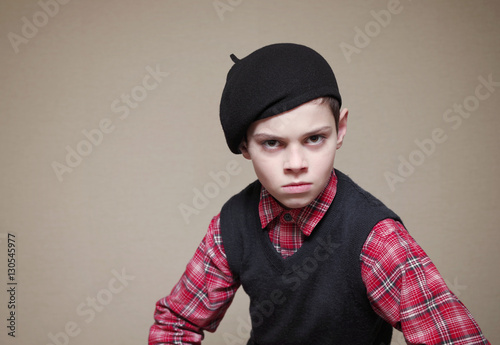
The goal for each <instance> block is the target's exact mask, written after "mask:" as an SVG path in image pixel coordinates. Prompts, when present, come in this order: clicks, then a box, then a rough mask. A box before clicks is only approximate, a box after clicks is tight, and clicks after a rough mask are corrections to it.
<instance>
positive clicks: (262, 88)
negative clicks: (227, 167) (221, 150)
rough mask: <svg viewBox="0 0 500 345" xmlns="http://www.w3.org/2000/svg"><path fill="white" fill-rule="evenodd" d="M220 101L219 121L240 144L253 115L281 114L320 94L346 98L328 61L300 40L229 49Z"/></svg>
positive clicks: (230, 140)
mask: <svg viewBox="0 0 500 345" xmlns="http://www.w3.org/2000/svg"><path fill="white" fill-rule="evenodd" d="M231 59H232V60H233V61H234V65H233V66H232V67H231V69H230V70H229V72H228V74H227V79H226V85H225V87H224V90H223V92H222V98H221V102H220V121H221V124H222V129H223V131H224V135H225V137H226V142H227V145H228V146H229V149H230V150H231V151H232V152H233V153H236V154H239V153H241V152H240V150H239V148H238V147H239V145H240V143H241V141H242V140H243V138H244V137H245V135H246V132H247V129H248V127H249V126H250V124H251V123H252V122H254V121H257V120H261V119H264V118H267V117H270V116H274V115H278V114H281V113H283V112H285V111H288V110H291V109H293V108H296V107H298V106H300V105H301V104H304V103H306V102H309V101H311V100H313V99H315V98H318V97H325V96H331V97H333V98H335V99H336V100H338V102H339V104H342V99H341V97H340V93H339V89H338V86H337V80H336V79H335V75H334V74H333V71H332V69H331V67H330V65H329V64H328V62H327V61H326V60H325V59H324V58H323V57H322V56H321V55H319V54H318V53H317V52H316V51H314V50H313V49H311V48H308V47H306V46H303V45H299V44H292V43H278V44H272V45H269V46H265V47H263V48H260V49H258V50H256V51H254V52H253V53H251V54H250V55H248V56H247V57H245V58H243V59H241V60H240V59H238V58H236V57H235V56H234V55H233V54H231Z"/></svg>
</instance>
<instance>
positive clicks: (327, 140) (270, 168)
mask: <svg viewBox="0 0 500 345" xmlns="http://www.w3.org/2000/svg"><path fill="white" fill-rule="evenodd" d="M347 114H348V112H347V109H343V110H342V111H341V113H340V118H339V129H338V134H337V131H336V128H335V119H334V117H333V114H332V112H331V110H330V107H329V106H328V105H327V104H326V103H318V102H317V101H311V102H308V103H305V104H303V105H301V106H299V107H297V108H295V109H292V110H290V111H287V112H285V113H282V114H279V115H276V116H272V117H269V118H266V119H263V120H259V121H256V122H254V123H253V124H252V125H251V126H250V128H249V129H248V131H247V141H246V143H245V144H244V145H242V148H241V151H242V153H243V156H244V157H245V158H247V159H250V160H252V164H253V167H254V169H255V173H256V174H257V177H258V179H259V181H260V182H261V183H262V185H263V186H264V187H265V188H266V189H267V190H268V191H269V192H270V193H271V195H272V196H273V197H274V198H275V199H276V200H278V201H279V202H280V203H281V204H282V205H283V206H285V207H287V208H299V207H304V206H306V205H308V204H309V203H310V202H311V201H313V200H314V199H315V198H316V197H317V196H318V195H319V193H321V192H322V191H323V189H324V188H325V187H326V184H327V183H328V179H329V178H330V173H331V171H332V168H333V161H334V159H335V152H336V150H337V149H338V148H340V147H341V146H342V141H343V139H344V135H345V132H346V125H347Z"/></svg>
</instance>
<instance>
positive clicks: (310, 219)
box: [259, 170, 337, 236]
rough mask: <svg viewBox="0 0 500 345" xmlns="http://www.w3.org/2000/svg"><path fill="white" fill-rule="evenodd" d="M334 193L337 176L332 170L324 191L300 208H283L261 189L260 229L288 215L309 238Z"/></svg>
mask: <svg viewBox="0 0 500 345" xmlns="http://www.w3.org/2000/svg"><path fill="white" fill-rule="evenodd" d="M336 193H337V176H336V175H335V172H334V170H332V173H331V175H330V179H329V180H328V184H327V185H326V187H325V189H323V191H322V192H321V193H319V195H318V196H317V197H316V199H314V200H313V201H312V202H311V203H310V204H309V205H307V206H304V207H301V208H293V209H286V208H284V207H283V206H281V205H280V204H279V202H278V201H277V200H276V199H275V198H274V197H273V196H272V195H271V194H270V193H269V191H268V190H267V189H265V188H264V187H262V189H261V192H260V201H259V217H260V223H261V225H262V229H265V228H266V226H267V225H268V224H269V223H270V222H271V221H272V220H273V219H275V218H276V217H280V216H281V215H282V214H283V213H288V214H290V215H291V216H292V218H293V220H294V221H295V223H296V224H297V226H298V227H299V228H300V230H301V231H302V233H304V235H306V236H309V235H310V234H311V232H312V231H313V229H314V228H315V227H316V225H317V224H318V223H319V221H320V220H321V219H322V218H323V216H324V215H325V213H326V211H327V210H328V208H329V207H330V205H331V204H332V201H333V198H334V197H335V194H336Z"/></svg>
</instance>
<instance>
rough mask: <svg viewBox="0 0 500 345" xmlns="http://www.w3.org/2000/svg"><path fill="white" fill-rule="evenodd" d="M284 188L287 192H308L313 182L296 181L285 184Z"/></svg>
mask: <svg viewBox="0 0 500 345" xmlns="http://www.w3.org/2000/svg"><path fill="white" fill-rule="evenodd" d="M282 188H283V190H284V191H285V192H286V193H290V194H296V193H306V192H308V191H310V190H311V188H312V183H308V182H294V183H290V184H287V185H284V186H283V187H282Z"/></svg>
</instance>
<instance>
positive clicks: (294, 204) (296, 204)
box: [278, 199, 313, 208]
mask: <svg viewBox="0 0 500 345" xmlns="http://www.w3.org/2000/svg"><path fill="white" fill-rule="evenodd" d="M278 201H280V200H278ZM312 201H313V199H311V200H309V199H302V200H285V201H284V202H282V201H280V203H281V204H282V205H283V206H285V207H286V208H301V207H305V206H307V205H309V204H310V203H311V202H312Z"/></svg>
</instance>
